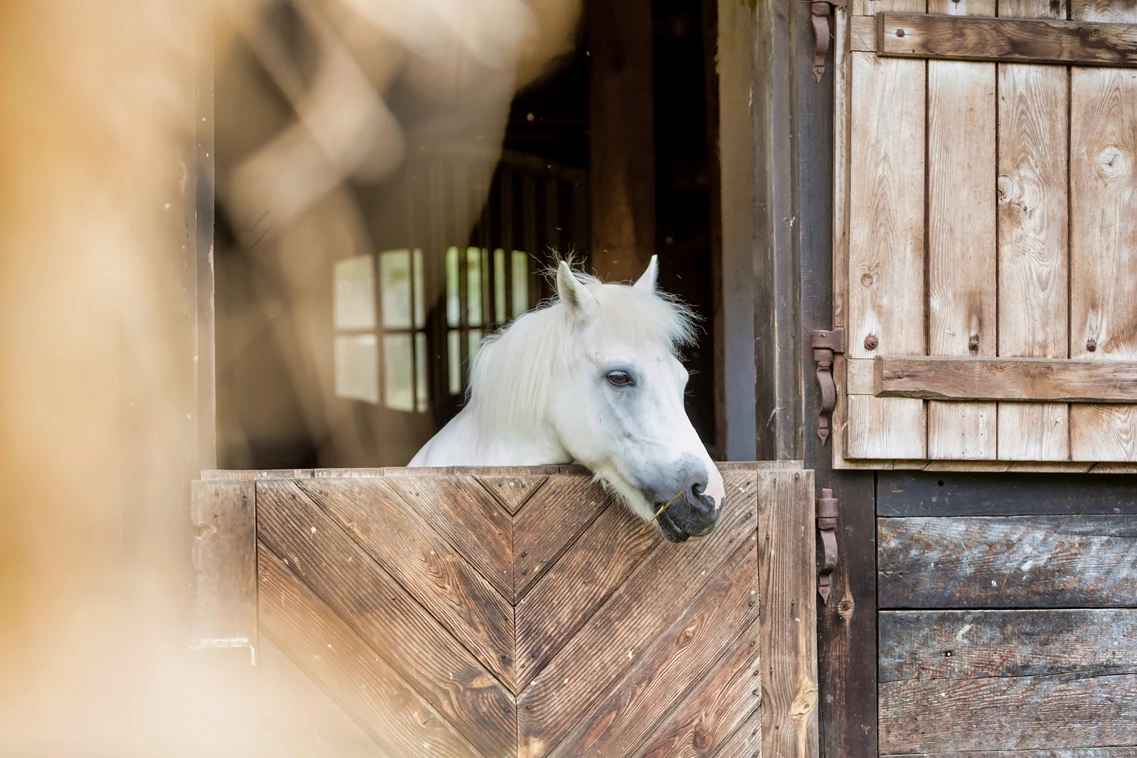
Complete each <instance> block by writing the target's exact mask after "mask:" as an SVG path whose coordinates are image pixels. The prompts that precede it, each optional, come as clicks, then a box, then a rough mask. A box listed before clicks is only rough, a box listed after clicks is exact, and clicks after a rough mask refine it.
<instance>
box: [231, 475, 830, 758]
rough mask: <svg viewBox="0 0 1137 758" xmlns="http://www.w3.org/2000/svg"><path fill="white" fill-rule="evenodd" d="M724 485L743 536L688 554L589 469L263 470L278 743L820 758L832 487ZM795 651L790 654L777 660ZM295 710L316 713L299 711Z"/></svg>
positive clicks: (733, 481) (266, 630)
mask: <svg viewBox="0 0 1137 758" xmlns="http://www.w3.org/2000/svg"><path fill="white" fill-rule="evenodd" d="M724 476H725V480H726V486H727V492H728V505H727V510H726V515H725V516H724V519H723V521H722V522H721V523H720V525H719V526H718V528H717V529H716V530H715V531H714V532H712V533H711V534H710V535H708V536H707V537H704V538H699V539H693V540H690V541H689V542H687V543H684V544H679V545H674V544H671V543H668V542H666V541H665V540H663V539H662V538H661V537H660V536H659V534H658V530H656V529H655V528H654V527H649V528H646V529H645V528H644V526H643V524H642V523H641V522H640V521H639V520H637V519H636V518H635V517H633V516H632V515H630V514H629V513H628V512H627V511H626V509H625V508H624V507H623V506H622V505H620V504H619V503H617V502H615V501H614V500H613V499H612V498H611V497H610V496H608V495H607V494H606V493H605V492H604V491H603V490H602V488H601V487H600V486H599V485H597V484H595V483H593V481H592V479H591V477H590V476H589V475H588V474H587V473H584V472H580V471H579V470H576V469H564V468H559V469H547V470H541V469H517V470H510V471H501V470H493V471H485V470H484V471H477V470H442V469H439V470H414V471H412V470H394V471H381V472H372V473H371V474H370V475H353V476H331V475H328V474H327V472H287V474H283V475H282V474H271V473H262V475H261V476H257V477H248V478H253V479H255V507H256V558H255V561H256V565H255V568H256V577H257V590H256V594H257V597H256V611H257V612H256V620H257V630H256V632H255V636H256V637H257V638H258V640H259V641H258V644H259V646H260V647H261V648H262V656H261V658H262V660H261V661H260V662H259V668H260V669H261V671H260V681H261V690H262V696H261V700H262V703H261V707H262V709H268V711H270V713H269V717H268V718H266V719H265V720H264V723H265V724H271V725H272V726H271V727H267V729H268V731H269V732H270V733H271V734H269V735H267V736H268V737H271V738H272V739H269V740H268V741H267V742H266V744H269V743H271V744H273V745H275V746H278V747H274V750H277V749H278V748H279V746H280V745H282V744H285V743H288V742H289V741H290V740H293V739H294V740H295V741H296V742H297V744H302V745H305V746H306V747H305V748H304V751H302V752H306V754H309V755H352V756H355V755H381V756H392V758H412V757H414V756H471V757H475V756H482V757H484V758H498V757H506V756H515V757H517V758H543V757H545V756H548V757H549V758H577V757H578V756H581V757H583V756H597V757H598V758H622V757H629V758H630V757H631V756H651V757H652V758H664V756H722V757H723V758H735V757H736V756H737V757H738V758H741V757H742V756H754V755H768V756H774V755H777V756H791V755H793V756H798V755H801V756H807V755H815V754H816V753H815V752H814V751H812V750H810V749H809V748H810V746H811V745H815V743H816V714H815V713H814V711H815V704H816V685H815V684H814V682H815V681H816V673H815V667H816V653H815V652H812V651H814V650H815V644H816V642H815V640H813V638H812V628H813V624H812V619H813V605H812V596H813V592H814V589H813V586H814V585H813V577H812V565H813V554H812V545H813V542H812V525H811V524H810V521H811V516H812V476H811V475H810V472H803V471H801V470H800V469H794V468H786V467H776V466H774V467H769V468H762V467H761V466H760V465H758V464H748V465H733V466H731V465H725V466H724ZM242 484H244V483H242ZM213 489H214V490H216V488H213ZM213 497H214V498H215V499H216V497H217V496H216V492H214V494H213ZM767 510H769V511H770V514H768V518H766V519H765V521H766V523H762V522H763V513H764V512H765V511H767ZM775 510H776V511H777V512H778V514H780V517H781V518H782V520H783V521H784V524H783V525H782V527H779V526H778V523H777V522H778V518H775V517H774V511H775ZM787 515H788V516H789V518H786V516H787ZM803 525H805V526H808V527H809V528H803ZM783 527H785V528H788V532H787V537H786V538H782V537H780V536H778V532H779V530H782V529H783ZM795 530H796V539H797V542H798V543H799V544H796V545H795V544H790V543H791V542H792V541H793V540H791V539H790V537H795V535H794V534H793V533H794V532H795ZM803 535H804V536H805V537H808V539H803ZM806 543H808V545H807V544H806ZM783 544H784V545H785V549H786V550H787V552H790V553H792V552H794V551H796V552H798V553H801V552H803V551H805V550H806V549H807V548H808V555H806V556H805V560H800V559H799V560H798V561H797V563H798V564H799V565H800V566H802V567H804V570H803V571H798V572H796V574H798V575H794V573H795V572H793V571H791V570H789V567H790V566H791V565H792V564H790V563H787V562H785V561H783V560H782V559H781V558H776V557H775V556H776V554H777V552H776V551H777V550H778V546H780V545H783ZM799 558H800V556H799ZM764 563H766V564H768V565H763V564H764ZM775 569H776V570H775ZM779 584H784V585H785V587H786V593H787V594H790V595H793V597H792V598H790V601H789V602H788V603H786V604H784V605H785V609H784V610H785V612H783V613H781V615H780V616H779V615H778V613H779V612H778V611H777V606H776V605H775V606H772V607H771V609H770V610H767V609H766V607H765V605H764V604H763V603H761V602H759V601H760V599H761V597H762V596H763V594H764V593H771V594H780V590H779ZM802 588H805V589H804V591H803V589H802ZM803 594H804V595H805V596H806V597H804V598H803V597H802V595H803ZM771 614H772V615H771ZM803 627H804V628H805V631H806V632H807V633H808V634H807V636H806V637H805V638H802V636H801V630H802V628H803ZM790 635H793V640H796V641H792V644H790V643H791V638H790ZM803 639H804V643H803V642H802V640H803ZM779 640H781V642H779ZM775 644H780V645H781V646H783V647H784V648H786V649H785V650H784V651H781V652H777V653H775V654H773V655H771V656H770V660H769V661H765V660H764V656H765V655H766V651H765V650H764V649H763V648H764V646H766V647H769V646H771V645H775ZM811 645H812V646H814V647H811ZM791 647H793V648H794V649H792V650H790V649H789V648H791ZM803 651H804V653H805V654H803ZM763 664H765V665H763ZM811 666H812V667H813V668H812V669H811V668H810V667H811ZM795 669H796V670H795ZM803 672H804V676H803ZM783 673H784V674H785V676H784V678H785V680H786V681H777V682H775V681H774V679H775V677H777V678H779V679H781V678H782V674H783ZM764 691H765V693H766V694H765V697H766V698H767V700H768V701H770V702H768V703H767V704H766V706H765V707H760V706H762V705H763V692H764ZM290 702H291V703H293V704H294V706H293V707H295V708H296V709H298V710H299V711H300V712H302V713H303V714H304V717H303V718H301V719H299V720H297V719H290V718H287V717H282V716H281V712H282V711H284V710H287V709H288V707H289V706H288V703H290ZM779 711H780V712H781V713H779ZM764 725H766V728H767V729H768V730H769V732H770V734H768V735H766V734H763V726H764ZM288 735H293V736H288ZM803 746H804V749H803ZM280 751H281V752H282V754H296V749H295V748H292V749H280ZM313 751H314V752H313Z"/></svg>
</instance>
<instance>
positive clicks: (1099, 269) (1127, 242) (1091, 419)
mask: <svg viewBox="0 0 1137 758" xmlns="http://www.w3.org/2000/svg"><path fill="white" fill-rule="evenodd" d="M1070 10H1071V16H1072V18H1074V19H1075V20H1078V21H1087V22H1094V23H1098V22H1122V21H1124V22H1130V23H1132V22H1137V2H1133V0H1121V1H1120V2H1110V3H1106V2H1077V3H1073V4H1072V5H1071V9H1070ZM1070 114H1071V116H1070V188H1071V189H1070V293H1071V294H1070V357H1071V358H1089V359H1095V360H1098V361H1102V362H1105V361H1110V362H1112V361H1126V360H1129V361H1132V360H1137V309H1135V308H1134V307H1133V302H1134V301H1135V300H1137V218H1135V217H1134V214H1133V206H1134V203H1135V202H1137V170H1135V169H1134V164H1135V163H1137V71H1122V70H1117V69H1096V70H1094V69H1081V68H1075V69H1073V70H1072V71H1071V74H1070ZM1070 446H1071V457H1072V458H1073V459H1074V460H1091V461H1129V462H1133V461H1137V406H1128V407H1101V406H1089V407H1075V408H1071V409H1070Z"/></svg>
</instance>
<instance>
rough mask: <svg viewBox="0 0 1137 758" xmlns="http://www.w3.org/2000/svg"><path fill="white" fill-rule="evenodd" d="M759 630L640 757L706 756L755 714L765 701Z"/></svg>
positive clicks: (740, 643) (724, 660)
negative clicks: (760, 661) (762, 684)
mask: <svg viewBox="0 0 1137 758" xmlns="http://www.w3.org/2000/svg"><path fill="white" fill-rule="evenodd" d="M758 642H759V625H758V622H757V621H755V622H754V623H752V624H751V625H750V627H749V628H748V629H747V630H746V631H745V632H743V633H742V636H741V637H739V638H738V639H737V640H735V641H734V642H733V643H732V644H731V646H730V650H729V651H728V652H727V654H726V655H724V656H722V657H721V658H720V659H719V662H718V663H716V664H715V666H714V669H713V670H712V671H711V672H710V673H709V674H707V676H706V677H705V678H704V679H703V681H701V682H699V684H698V685H696V687H695V689H694V690H692V691H691V693H690V694H688V695H687V697H686V698H685V699H684V700H683V702H682V703H680V705H679V707H678V708H676V709H675V710H674V711H672V712H671V714H670V715H668V717H667V718H666V719H665V720H664V721H663V723H661V724H660V725H659V726H658V727H656V729H655V732H654V733H653V734H652V735H651V737H649V738H648V739H647V740H645V741H644V743H643V744H642V745H640V747H639V748H638V749H637V750H636V755H638V756H641V758H696V757H697V756H703V755H707V754H708V751H709V750H711V748H712V747H713V746H714V745H716V744H722V743H723V742H724V741H725V740H726V738H727V737H729V736H730V735H732V734H734V732H735V731H736V730H737V729H738V728H739V727H741V726H742V724H743V723H745V722H746V720H747V718H748V717H749V716H750V715H751V714H753V713H756V712H757V710H758V706H759V705H760V704H761V702H762V686H761V683H762V680H761V678H760V677H761V674H762V672H761V670H760V669H759V667H758V664H759V653H758V649H759V648H758Z"/></svg>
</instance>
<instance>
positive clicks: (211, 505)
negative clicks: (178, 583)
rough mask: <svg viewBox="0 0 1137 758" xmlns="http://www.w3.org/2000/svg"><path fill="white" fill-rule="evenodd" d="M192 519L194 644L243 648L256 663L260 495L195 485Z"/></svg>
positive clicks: (230, 485)
mask: <svg viewBox="0 0 1137 758" xmlns="http://www.w3.org/2000/svg"><path fill="white" fill-rule="evenodd" d="M190 518H191V520H192V522H193V525H194V527H196V528H197V534H196V535H195V536H194V541H193V564H194V570H195V571H196V573H197V588H196V592H195V595H194V606H193V630H192V634H193V644H194V645H195V646H197V647H202V648H207V649H208V648H229V647H245V648H249V649H250V661H249V662H250V664H251V663H255V658H254V657H253V656H254V655H255V652H253V651H254V650H255V647H256V644H257V567H256V497H255V493H254V491H253V485H252V484H251V483H247V482H209V481H196V482H193V486H192V503H191V507H190Z"/></svg>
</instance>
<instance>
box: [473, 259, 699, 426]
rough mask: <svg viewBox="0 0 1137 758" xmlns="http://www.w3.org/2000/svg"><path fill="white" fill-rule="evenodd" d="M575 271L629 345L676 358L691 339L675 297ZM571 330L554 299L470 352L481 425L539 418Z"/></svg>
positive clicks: (685, 312)
mask: <svg viewBox="0 0 1137 758" xmlns="http://www.w3.org/2000/svg"><path fill="white" fill-rule="evenodd" d="M551 273H552V275H553V276H555V269H554V270H553V272H551ZM573 274H574V275H575V276H576V279H577V281H579V282H580V283H581V284H583V285H584V286H585V287H587V288H588V291H589V292H590V293H592V295H593V296H594V297H595V298H596V302H597V304H598V306H599V307H598V308H597V318H599V319H600V320H602V321H603V323H604V324H605V326H604V328H605V329H606V330H608V331H609V332H611V333H615V334H616V335H618V336H619V337H621V338H622V339H624V340H626V341H627V342H629V343H630V344H655V345H660V344H662V345H665V346H666V347H667V349H668V350H669V351H671V353H672V354H674V355H676V356H678V353H679V351H680V350H681V349H682V348H683V347H686V346H688V345H691V344H693V343H694V340H695V331H696V327H697V322H698V317H697V316H696V315H695V314H694V312H692V311H691V309H690V308H688V307H687V306H686V305H684V304H683V303H682V302H680V301H679V300H678V299H677V298H675V297H673V296H671V295H668V294H666V293H662V292H658V291H657V292H655V293H654V294H653V293H650V292H645V291H643V290H639V289H636V288H634V287H629V286H627V285H623V284H609V283H605V282H601V281H600V280H599V279H597V278H596V277H594V276H590V275H588V274H585V273H583V272H580V271H574V272H573ZM571 333H572V322H571V314H570V313H569V311H568V308H567V307H566V306H565V305H564V304H563V303H561V302H559V301H558V300H557V299H556V298H555V297H554V298H552V299H550V300H548V301H546V302H545V303H542V304H541V305H540V306H538V307H537V309H535V310H532V311H529V312H528V313H525V314H523V315H522V316H520V317H518V318H517V319H516V320H515V321H513V322H512V323H511V324H509V325H508V326H507V327H505V328H504V329H502V330H501V331H500V332H497V333H496V334H494V335H491V336H489V337H487V338H486V340H485V342H483V344H482V346H481V348H480V349H479V350H478V352H477V354H476V355H475V356H474V361H473V366H472V368H471V371H470V383H469V390H468V398H467V407H469V408H470V409H471V410H472V411H473V412H474V417H475V418H476V419H477V420H478V423H479V425H483V424H487V423H492V424H493V426H494V428H495V429H498V430H500V429H523V428H525V427H526V426H531V425H533V424H535V423H539V422H540V421H541V419H542V417H543V415H544V413H545V409H546V408H548V407H549V399H550V397H549V396H550V393H551V392H552V387H553V380H554V378H555V377H556V376H557V375H558V373H560V372H563V371H564V366H565V365H566V363H567V361H568V360H569V358H570V356H569V355H568V344H569V337H570V335H571ZM520 356H525V358H524V360H520V359H519V357H520Z"/></svg>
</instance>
